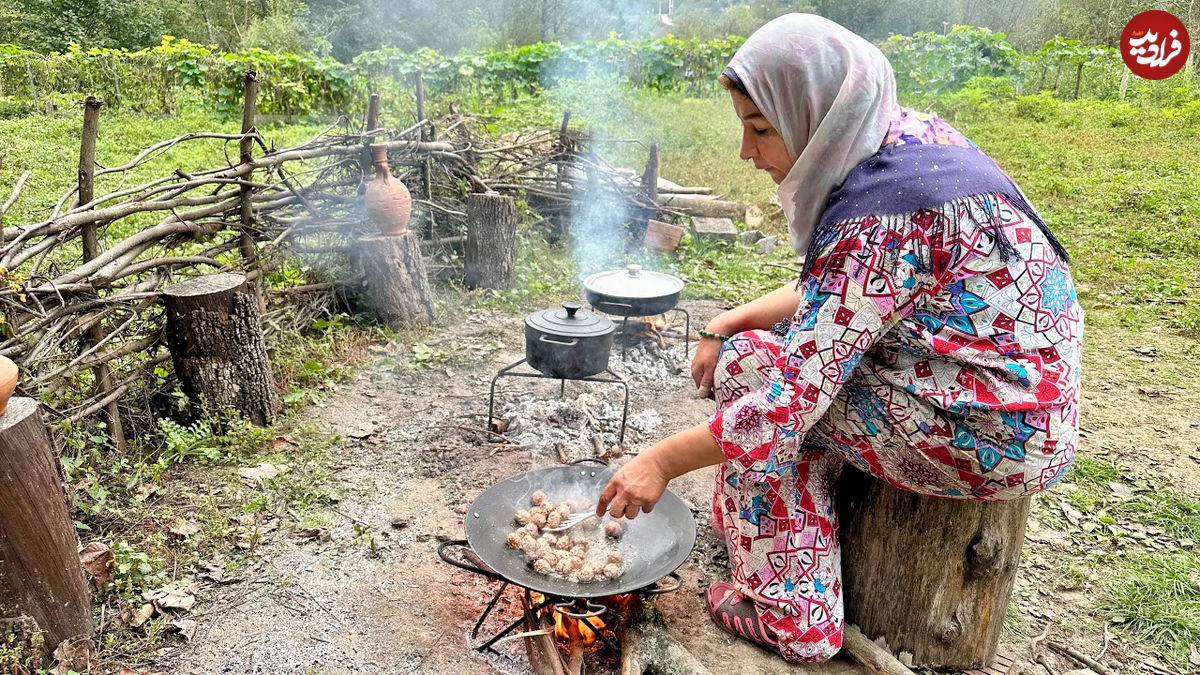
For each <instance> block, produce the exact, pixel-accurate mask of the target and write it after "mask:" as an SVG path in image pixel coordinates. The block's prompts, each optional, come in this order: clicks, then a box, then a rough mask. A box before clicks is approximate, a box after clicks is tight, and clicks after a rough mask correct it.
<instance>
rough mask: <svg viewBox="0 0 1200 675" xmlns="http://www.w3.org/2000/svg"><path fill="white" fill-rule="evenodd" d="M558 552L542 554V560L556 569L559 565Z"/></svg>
mask: <svg viewBox="0 0 1200 675" xmlns="http://www.w3.org/2000/svg"><path fill="white" fill-rule="evenodd" d="M558 557H559V553H558V551H546V552H545V553H543V554H542V560H545V561H546V563H547V564H548V565H550V566H551V567H554V566H555V565H557V564H558Z"/></svg>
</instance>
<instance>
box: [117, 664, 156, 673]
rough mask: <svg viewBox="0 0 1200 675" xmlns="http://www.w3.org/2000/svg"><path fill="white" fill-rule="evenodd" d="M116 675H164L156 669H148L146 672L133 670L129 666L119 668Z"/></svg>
mask: <svg viewBox="0 0 1200 675" xmlns="http://www.w3.org/2000/svg"><path fill="white" fill-rule="evenodd" d="M117 675H166V673H164V672H163V671H161V670H159V669H158V668H149V669H147V670H134V669H133V668H130V667H129V666H121V669H120V670H118V671H117Z"/></svg>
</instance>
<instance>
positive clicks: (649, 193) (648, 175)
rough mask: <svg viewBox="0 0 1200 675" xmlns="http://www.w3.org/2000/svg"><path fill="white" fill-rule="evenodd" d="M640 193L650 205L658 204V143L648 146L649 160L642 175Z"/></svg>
mask: <svg viewBox="0 0 1200 675" xmlns="http://www.w3.org/2000/svg"><path fill="white" fill-rule="evenodd" d="M642 192H643V193H645V195H646V200H647V201H649V202H650V204H651V205H653V204H657V203H658V143H651V144H650V158H649V159H647V160H646V171H645V173H643V174H642Z"/></svg>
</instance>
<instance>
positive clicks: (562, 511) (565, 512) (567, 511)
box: [558, 504, 571, 520]
mask: <svg viewBox="0 0 1200 675" xmlns="http://www.w3.org/2000/svg"><path fill="white" fill-rule="evenodd" d="M558 517H559V518H562V519H563V520H566V519H567V518H570V517H571V507H570V506H567V505H566V504H561V505H559V507H558Z"/></svg>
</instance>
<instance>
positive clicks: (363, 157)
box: [358, 94, 379, 196]
mask: <svg viewBox="0 0 1200 675" xmlns="http://www.w3.org/2000/svg"><path fill="white" fill-rule="evenodd" d="M378 126H379V94H371V97H370V98H369V99H368V100H367V119H366V121H365V123H364V124H363V127H364V128H363V146H362V152H361V153H360V154H359V158H358V163H359V166H360V167H361V169H362V180H361V181H359V184H358V194H359V196H362V195H363V194H364V193H365V192H366V190H367V183H368V182H370V180H371V173H372V168H371V167H372V166H374V159H373V158H372V156H371V144H372V143H374V142H375V135H374V134H371V133H369V132H370V131H372V130H374V129H375V128H376V127H378Z"/></svg>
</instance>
